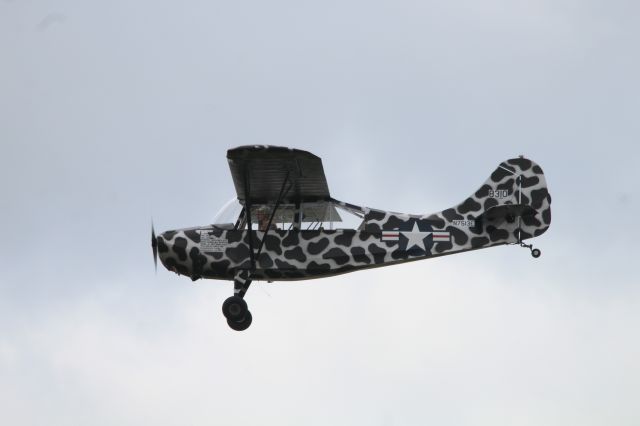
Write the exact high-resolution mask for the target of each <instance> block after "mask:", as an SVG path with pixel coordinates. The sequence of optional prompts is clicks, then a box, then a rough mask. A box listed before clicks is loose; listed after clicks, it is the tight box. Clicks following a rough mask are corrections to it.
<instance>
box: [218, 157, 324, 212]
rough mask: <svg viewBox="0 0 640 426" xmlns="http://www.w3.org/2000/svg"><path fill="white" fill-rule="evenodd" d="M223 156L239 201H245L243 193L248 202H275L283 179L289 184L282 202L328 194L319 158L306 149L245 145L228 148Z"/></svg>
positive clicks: (316, 197) (312, 198)
mask: <svg viewBox="0 0 640 426" xmlns="http://www.w3.org/2000/svg"><path fill="white" fill-rule="evenodd" d="M227 160H228V161H229V168H230V169H231V177H232V178H233V184H234V186H235V188H236V193H237V194H238V200H240V201H241V202H244V201H246V200H247V196H249V197H250V199H249V201H250V203H251V204H256V203H274V202H276V200H277V199H278V195H280V190H281V188H282V186H283V183H284V182H285V180H286V179H288V181H289V182H290V184H291V188H290V189H289V191H288V192H287V193H286V195H285V196H284V198H283V199H282V203H294V202H296V201H304V202H309V201H323V200H329V198H330V195H329V187H328V186H327V179H326V178H325V176H324V169H323V168H322V160H321V159H320V157H317V156H315V155H313V154H311V153H310V152H307V151H302V150H299V149H292V148H286V147H280V146H270V145H247V146H240V147H237V148H233V149H230V150H228V151H227ZM287 185H289V183H287ZM247 190H248V194H247Z"/></svg>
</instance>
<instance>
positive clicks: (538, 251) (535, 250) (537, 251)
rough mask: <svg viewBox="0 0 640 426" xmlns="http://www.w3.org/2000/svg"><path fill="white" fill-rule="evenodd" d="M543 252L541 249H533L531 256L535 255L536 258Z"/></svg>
mask: <svg viewBox="0 0 640 426" xmlns="http://www.w3.org/2000/svg"><path fill="white" fill-rule="evenodd" d="M541 254H542V252H541V251H540V249H533V250H531V256H533V257H535V258H536V259H537V258H539V257H540V255H541Z"/></svg>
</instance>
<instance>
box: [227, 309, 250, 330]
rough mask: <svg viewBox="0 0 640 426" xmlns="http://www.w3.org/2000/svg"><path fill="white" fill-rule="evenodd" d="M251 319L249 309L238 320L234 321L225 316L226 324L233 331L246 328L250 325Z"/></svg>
mask: <svg viewBox="0 0 640 426" xmlns="http://www.w3.org/2000/svg"><path fill="white" fill-rule="evenodd" d="M251 321H253V317H252V316H251V312H249V311H247V313H246V314H245V316H244V317H243V318H242V319H241V320H240V321H234V320H231V319H229V318H227V324H228V325H229V327H231V328H232V329H234V330H235V331H244V330H246V329H247V328H249V326H250V325H251Z"/></svg>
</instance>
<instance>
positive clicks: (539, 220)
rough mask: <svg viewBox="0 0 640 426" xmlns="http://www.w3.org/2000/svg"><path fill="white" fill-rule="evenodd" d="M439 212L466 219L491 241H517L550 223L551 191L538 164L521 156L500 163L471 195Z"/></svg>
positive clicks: (541, 229) (534, 234)
mask: <svg viewBox="0 0 640 426" xmlns="http://www.w3.org/2000/svg"><path fill="white" fill-rule="evenodd" d="M442 215H443V216H444V217H445V218H446V219H447V221H449V222H450V223H452V224H453V225H456V221H462V222H467V223H469V224H470V225H471V226H470V230H471V231H472V232H473V233H474V234H476V235H486V236H487V237H488V238H489V239H490V240H491V242H492V243H518V242H522V241H523V240H526V239H528V238H533V237H537V236H539V235H542V234H543V233H544V232H545V231H546V230H547V229H549V226H550V225H551V195H550V194H549V190H548V188H547V182H546V180H545V177H544V173H543V172H542V168H541V167H540V166H539V165H538V164H536V163H535V162H533V161H531V160H529V159H526V158H524V157H519V158H512V159H510V160H507V161H504V162H502V163H500V165H499V166H498V168H496V170H495V171H494V172H493V173H491V176H490V177H489V179H487V181H486V182H485V183H484V184H483V185H482V186H481V187H480V189H478V190H477V191H476V192H475V193H474V194H473V195H471V196H470V197H469V198H467V199H466V200H465V201H464V202H463V203H461V204H459V205H458V206H456V207H454V208H451V209H448V210H445V211H443V212H442Z"/></svg>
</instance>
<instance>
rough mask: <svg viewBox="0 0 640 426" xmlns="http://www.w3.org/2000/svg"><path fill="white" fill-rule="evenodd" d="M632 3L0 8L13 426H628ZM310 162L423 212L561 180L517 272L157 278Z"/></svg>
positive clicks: (5, 346) (632, 331)
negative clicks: (175, 246) (523, 171)
mask: <svg viewBox="0 0 640 426" xmlns="http://www.w3.org/2000/svg"><path fill="white" fill-rule="evenodd" d="M639 39H640V6H639V5H638V3H637V2H634V1H624V0H618V1H612V0H609V1H596V0H593V1H589V0H573V1H567V0H541V1H523V0H515V1H514V0H509V1H507V0H503V1H499V0H491V1H471V0H469V1H455V2H435V1H415V2H412V1H384V2H382V1H371V0H369V1H331V0H325V1H322V2H303V1H240V2H238V1H228V2H216V1H192V2H177V1H174V2H172V1H162V0H160V1H158V0H155V1H137V2H131V1H122V0H113V1H108V2H91V1H77V0H76V1H72V0H67V1H62V0H61V1H56V2H47V1H36V0H0V54H1V56H0V143H1V144H2V145H1V146H2V150H1V154H0V197H1V204H0V221H1V223H2V226H3V231H2V243H1V244H0V270H1V271H2V272H1V274H0V423H2V424H7V425H43V424H47V425H77V424H91V425H129V424H130V425H139V424H155V425H186V424H189V425H191V424H193V425H204V424H207V425H211V424H219V425H225V424H234V425H263V424H264V425H301V424H310V425H327V424H332V425H356V424H357V425H384V426H388V425H425V424H435V425H456V426H459V425H491V426H496V425H514V424H517V425H542V424H544V425H567V424H580V425H612V424H615V425H637V424H638V422H639V421H640V406H639V405H638V392H639V388H638V383H640V361H638V360H639V359H640V341H639V340H638V328H639V326H640V309H638V308H639V306H640V291H639V290H638V278H637V259H638V258H639V256H640V250H639V249H638V246H637V244H638V231H637V224H636V222H637V220H638V219H637V218H636V217H635V216H634V214H635V212H636V211H638V208H639V207H640V206H639V199H640V193H639V191H638V174H637V161H638V157H639V155H640V150H639V149H638V145H637V141H638V137H639V135H640V120H639V119H638V111H639V110H640V84H639V80H638V75H640V50H639V49H638V40H639ZM257 143H259V144H274V145H285V146H291V147H297V148H301V149H307V150H309V151H311V152H313V153H315V154H317V155H319V156H320V157H322V159H323V161H324V167H325V171H326V174H327V179H328V181H329V186H330V190H331V193H332V195H333V196H334V197H335V198H338V199H340V200H344V201H349V202H353V203H356V204H363V205H367V206H371V207H378V208H383V209H391V210H395V211H406V212H410V213H431V212H435V211H440V210H442V209H444V208H447V207H450V206H452V205H454V204H456V203H458V202H459V201H461V200H463V199H464V198H465V197H466V196H467V195H469V194H471V193H472V192H473V191H475V190H476V189H477V187H479V186H480V184H482V182H484V181H485V179H486V178H487V177H488V175H489V174H490V173H491V172H492V171H493V170H494V168H495V167H496V166H497V164H498V163H500V162H501V161H503V160H505V159H507V158H511V157H513V156H516V155H519V154H525V155H527V156H528V157H530V158H532V159H534V160H535V161H537V162H538V163H540V165H541V166H542V167H543V169H544V171H545V173H546V177H547V181H548V184H549V189H550V192H551V194H552V197H553V203H552V217H553V221H552V225H551V229H550V230H549V231H548V232H547V233H546V234H545V235H543V236H542V237H540V238H538V239H535V240H533V242H534V245H535V246H536V247H539V248H540V249H541V250H542V257H541V258H539V259H537V260H534V259H533V258H531V256H530V255H529V253H528V251H525V250H522V249H520V248H515V247H499V248H493V249H489V250H480V251H476V252H473V253H466V254H462V255H458V256H450V257H445V258H441V259H435V260H430V261H423V262H416V263H412V264H407V265H400V266H394V267H389V268H382V269H377V270H370V271H364V272H356V273H353V274H347V275H342V276H339V277H335V278H329V279H323V280H317V281H308V282H298V283H274V284H266V283H265V284H258V285H255V286H252V288H251V289H250V291H249V293H248V295H247V301H248V303H249V306H250V308H251V311H252V313H253V318H254V322H253V325H252V326H251V328H250V329H249V330H247V331H246V332H243V333H237V332H234V331H232V330H230V329H229V328H228V327H227V325H226V322H225V320H224V317H223V316H222V314H221V311H220V305H221V304H222V302H223V300H224V299H225V298H226V297H228V296H229V295H231V292H232V286H231V284H230V283H226V282H217V281H215V282H214V281H198V282H197V283H196V284H193V283H191V282H190V281H189V280H188V279H187V278H184V277H178V276H176V275H174V274H172V273H169V272H168V271H166V270H165V269H164V268H160V269H159V270H158V274H157V276H156V275H154V271H153V261H152V254H151V248H150V247H149V245H150V244H149V233H150V229H149V228H150V221H151V217H153V219H154V221H155V224H156V228H157V229H158V230H166V229H175V228H180V227H187V226H192V225H200V224H207V223H209V222H210V221H211V219H212V218H213V216H214V215H215V213H216V211H217V209H218V208H219V207H220V206H222V205H223V204H224V203H225V202H226V201H227V200H228V199H229V198H231V197H233V196H234V191H233V186H232V182H231V178H230V176H229V170H228V166H227V163H226V158H225V154H226V150H227V149H228V148H231V147H235V146H238V145H246V144H257Z"/></svg>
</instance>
